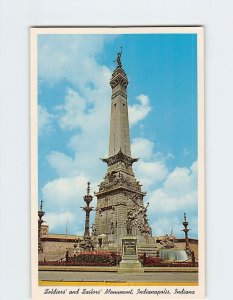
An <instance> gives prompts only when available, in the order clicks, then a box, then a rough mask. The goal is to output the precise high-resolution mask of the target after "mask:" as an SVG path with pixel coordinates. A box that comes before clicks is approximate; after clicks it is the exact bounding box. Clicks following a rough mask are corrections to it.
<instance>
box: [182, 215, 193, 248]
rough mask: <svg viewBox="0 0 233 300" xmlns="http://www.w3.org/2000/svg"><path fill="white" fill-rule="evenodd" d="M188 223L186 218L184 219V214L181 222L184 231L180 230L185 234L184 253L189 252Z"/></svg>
mask: <svg viewBox="0 0 233 300" xmlns="http://www.w3.org/2000/svg"><path fill="white" fill-rule="evenodd" d="M188 224H189V223H188V221H187V217H186V213H184V221H183V226H184V229H182V231H184V234H185V250H186V251H189V250H190V247H189V238H188V232H189V230H191V229H189V228H188Z"/></svg>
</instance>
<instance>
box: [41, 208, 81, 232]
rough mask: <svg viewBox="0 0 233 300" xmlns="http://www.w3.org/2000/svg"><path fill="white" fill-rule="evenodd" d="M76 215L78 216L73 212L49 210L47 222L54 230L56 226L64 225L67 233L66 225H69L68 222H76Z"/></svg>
mask: <svg viewBox="0 0 233 300" xmlns="http://www.w3.org/2000/svg"><path fill="white" fill-rule="evenodd" d="M76 217H77V216H75V215H74V214H73V213H71V212H62V213H53V212H49V213H46V215H45V219H46V223H47V224H48V225H49V230H50V231H53V230H54V229H56V227H63V228H64V231H63V232H64V233H65V228H66V226H67V227H68V224H72V223H74V221H75V218H76Z"/></svg>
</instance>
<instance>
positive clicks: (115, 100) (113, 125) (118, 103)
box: [109, 53, 131, 157]
mask: <svg viewBox="0 0 233 300" xmlns="http://www.w3.org/2000/svg"><path fill="white" fill-rule="evenodd" d="M120 55H121V53H118V57H117V63H118V65H117V68H116V69H115V70H114V72H113V74H112V78H111V80H110V85H111V87H112V104H111V122H110V139H109V157H111V156H113V155H115V154H117V153H118V152H119V151H120V150H121V151H122V152H123V153H124V154H125V155H127V156H129V157H131V151H130V136H129V119H128V104H127V85H128V79H127V76H126V74H125V71H124V70H123V69H122V65H121V61H120Z"/></svg>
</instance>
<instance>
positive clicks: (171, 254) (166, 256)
mask: <svg viewBox="0 0 233 300" xmlns="http://www.w3.org/2000/svg"><path fill="white" fill-rule="evenodd" d="M159 255H160V257H161V258H162V259H163V260H165V261H186V260H187V259H188V255H187V253H186V251H185V250H183V249H174V248H172V249H160V250H159Z"/></svg>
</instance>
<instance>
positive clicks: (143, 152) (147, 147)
mask: <svg viewBox="0 0 233 300" xmlns="http://www.w3.org/2000/svg"><path fill="white" fill-rule="evenodd" d="M153 146H154V144H153V142H151V141H150V140H148V139H146V138H141V137H138V138H134V139H133V142H132V144H131V152H132V157H139V158H142V159H145V160H149V159H151V157H152V154H153Z"/></svg>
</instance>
